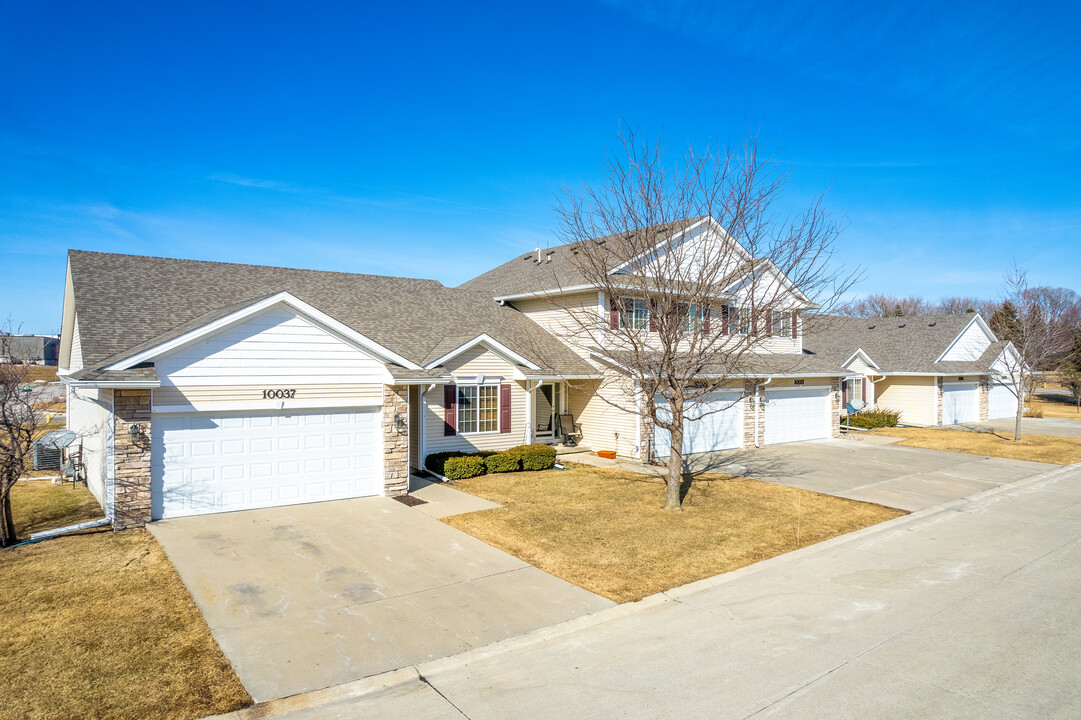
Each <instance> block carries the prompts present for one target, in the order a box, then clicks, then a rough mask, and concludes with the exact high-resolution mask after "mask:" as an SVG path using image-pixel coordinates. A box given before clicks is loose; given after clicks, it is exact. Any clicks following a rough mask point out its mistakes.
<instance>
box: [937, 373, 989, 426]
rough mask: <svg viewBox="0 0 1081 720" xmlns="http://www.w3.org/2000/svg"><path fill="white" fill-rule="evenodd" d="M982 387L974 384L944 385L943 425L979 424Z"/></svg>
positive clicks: (955, 383)
mask: <svg viewBox="0 0 1081 720" xmlns="http://www.w3.org/2000/svg"><path fill="white" fill-rule="evenodd" d="M979 388H980V386H979V383H974V382H965V383H961V382H954V383H943V385H942V424H943V425H956V424H958V423H971V422H978V421H979V419H980V390H979Z"/></svg>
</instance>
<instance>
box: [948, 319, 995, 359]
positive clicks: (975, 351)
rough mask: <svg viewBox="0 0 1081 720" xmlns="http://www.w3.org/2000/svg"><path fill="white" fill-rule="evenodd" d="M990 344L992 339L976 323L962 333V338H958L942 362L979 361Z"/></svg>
mask: <svg viewBox="0 0 1081 720" xmlns="http://www.w3.org/2000/svg"><path fill="white" fill-rule="evenodd" d="M990 344H991V338H990V337H988V336H987V333H986V332H984V330H983V328H982V327H980V324H979V322H978V321H974V322H972V323H970V324H969V325H968V327H966V328H965V329H964V330H962V331H961V334H960V336H959V337H958V338H956V340H955V342H954V343H953V344H952V345H951V347H950V348H949V350H947V351H946V353H945V354H944V355H943V356H942V360H948V361H966V360H979V359H980V356H981V355H983V352H984V350H986V349H987V346H988V345H990Z"/></svg>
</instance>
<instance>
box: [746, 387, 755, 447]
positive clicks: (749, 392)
mask: <svg viewBox="0 0 1081 720" xmlns="http://www.w3.org/2000/svg"><path fill="white" fill-rule="evenodd" d="M754 388H755V382H754V381H753V380H746V381H745V382H744V383H743V447H744V448H753V447H754V406H755V403H756V402H758V398H756V397H755V396H754Z"/></svg>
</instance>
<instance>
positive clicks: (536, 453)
mask: <svg viewBox="0 0 1081 720" xmlns="http://www.w3.org/2000/svg"><path fill="white" fill-rule="evenodd" d="M507 454H509V455H514V456H516V457H517V458H518V460H519V462H521V463H522V469H523V470H551V469H552V468H553V467H555V464H556V449H555V448H554V447H552V446H551V445H544V444H542V443H538V444H536V445H516V446H515V447H512V448H511V449H510V450H507Z"/></svg>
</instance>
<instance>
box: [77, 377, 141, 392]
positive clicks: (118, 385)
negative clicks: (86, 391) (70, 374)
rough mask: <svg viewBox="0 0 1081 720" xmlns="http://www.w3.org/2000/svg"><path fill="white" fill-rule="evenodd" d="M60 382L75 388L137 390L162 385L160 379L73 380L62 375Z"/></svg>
mask: <svg viewBox="0 0 1081 720" xmlns="http://www.w3.org/2000/svg"><path fill="white" fill-rule="evenodd" d="M60 382H62V383H64V384H65V385H70V386H71V387H73V388H101V389H110V388H115V389H118V390H125V389H135V390H137V389H140V388H145V389H153V388H159V387H161V381H160V380H71V379H70V378H66V377H60Z"/></svg>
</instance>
